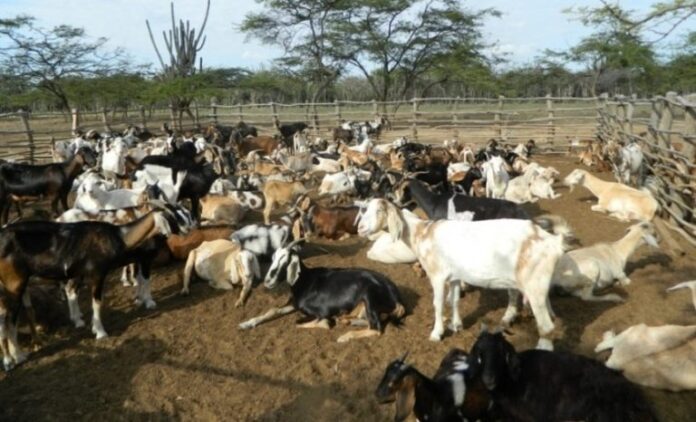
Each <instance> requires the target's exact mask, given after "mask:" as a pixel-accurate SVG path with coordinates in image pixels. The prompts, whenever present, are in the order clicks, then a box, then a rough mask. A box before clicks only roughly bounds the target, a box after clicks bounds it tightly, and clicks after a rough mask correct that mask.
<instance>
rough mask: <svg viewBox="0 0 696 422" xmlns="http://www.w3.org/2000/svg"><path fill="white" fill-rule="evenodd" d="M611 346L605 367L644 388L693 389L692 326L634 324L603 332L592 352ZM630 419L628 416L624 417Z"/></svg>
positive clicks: (695, 332)
mask: <svg viewBox="0 0 696 422" xmlns="http://www.w3.org/2000/svg"><path fill="white" fill-rule="evenodd" d="M610 349H611V355H610V356H609V359H608V360H607V361H606V366H607V367H608V368H611V369H616V370H620V371H622V373H623V374H624V375H625V376H626V378H628V379H629V380H631V381H633V382H635V383H637V384H640V385H644V386H646V387H652V388H661V389H665V390H671V391H682V390H694V389H696V325H688V326H680V325H662V326H659V327H649V326H647V325H645V324H639V325H634V326H632V327H629V328H627V329H626V330H624V331H622V332H621V333H620V334H619V335H615V334H614V333H613V332H612V331H607V332H606V333H604V338H603V339H602V341H601V342H600V343H599V344H598V345H597V347H596V348H595V353H600V352H602V351H605V350H610ZM626 420H632V419H626Z"/></svg>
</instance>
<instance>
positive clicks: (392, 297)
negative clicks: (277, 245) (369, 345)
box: [239, 239, 406, 343]
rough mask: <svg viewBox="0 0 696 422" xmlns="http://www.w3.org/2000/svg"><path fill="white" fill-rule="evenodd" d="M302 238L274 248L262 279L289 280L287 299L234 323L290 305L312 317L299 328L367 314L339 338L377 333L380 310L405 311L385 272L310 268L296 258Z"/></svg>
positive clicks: (395, 314)
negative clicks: (356, 328) (281, 304)
mask: <svg viewBox="0 0 696 422" xmlns="http://www.w3.org/2000/svg"><path fill="white" fill-rule="evenodd" d="M301 240H302V239H300V240H297V241H293V242H292V243H290V244H289V245H288V246H287V247H285V248H282V249H278V250H277V251H275V253H274V254H273V263H272V264H271V267H270V268H269V270H268V273H267V274H266V278H265V280H264V285H265V286H266V288H269V289H272V288H274V287H275V286H276V285H277V284H278V282H282V281H285V282H287V283H288V284H289V285H290V291H291V298H290V300H289V301H288V305H286V306H284V307H282V308H273V309H271V310H270V311H268V312H266V313H265V314H264V315H261V316H259V317H256V318H252V319H250V320H248V321H246V322H243V323H241V324H239V328H240V329H250V328H254V327H256V326H257V325H259V324H261V323H263V322H265V321H269V320H271V319H275V318H277V317H279V316H282V315H287V314H290V313H292V312H295V311H300V312H302V313H303V314H304V315H306V316H308V317H310V318H311V320H310V321H309V322H305V323H303V324H301V325H300V327H303V328H330V324H331V322H332V321H333V320H334V319H336V318H340V317H346V316H348V318H349V320H350V318H356V319H357V320H362V321H364V320H365V319H367V326H368V328H367V329H364V330H360V331H350V332H348V333H346V334H344V335H342V336H340V337H339V338H338V342H339V343H343V342H346V341H349V340H352V339H356V338H363V337H372V336H378V335H381V334H382V330H383V328H384V322H383V316H384V315H386V316H387V318H388V319H391V320H392V321H395V322H396V321H399V320H400V319H401V318H402V317H403V316H404V315H405V313H406V312H405V309H404V306H403V302H402V300H401V295H400V294H399V290H398V289H397V288H396V286H395V285H394V283H393V282H392V281H391V280H389V279H388V278H387V277H385V276H384V275H382V274H379V273H377V272H374V271H370V270H366V269H361V268H325V267H316V268H309V267H307V266H305V265H304V263H303V262H302V260H301V259H300V255H299V244H298V243H299V242H300V241H301ZM362 321H361V322H362Z"/></svg>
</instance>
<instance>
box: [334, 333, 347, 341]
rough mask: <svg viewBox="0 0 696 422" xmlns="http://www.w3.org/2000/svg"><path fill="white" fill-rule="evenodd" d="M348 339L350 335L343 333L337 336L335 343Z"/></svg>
mask: <svg viewBox="0 0 696 422" xmlns="http://www.w3.org/2000/svg"><path fill="white" fill-rule="evenodd" d="M349 340H350V337H349V336H348V334H344V335H342V336H340V337H339V338H338V340H336V343H347V342H348V341H349Z"/></svg>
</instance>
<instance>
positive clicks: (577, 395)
mask: <svg viewBox="0 0 696 422" xmlns="http://www.w3.org/2000/svg"><path fill="white" fill-rule="evenodd" d="M469 358H470V361H472V362H477V363H478V364H479V365H480V368H479V371H480V377H481V380H482V381H483V383H484V385H485V386H486V388H487V389H488V391H489V392H490V394H491V398H492V400H493V403H494V412H495V413H496V414H495V415H494V416H495V419H494V420H504V421H511V420H514V421H631V422H642V421H646V422H648V421H649V422H655V421H657V418H656V417H655V415H654V414H653V412H652V409H651V408H650V405H649V404H648V402H647V400H646V399H645V397H644V396H643V394H642V393H641V391H640V390H639V389H638V388H637V387H636V386H635V385H633V384H631V383H630V382H629V381H628V380H626V378H624V377H623V376H622V375H621V374H620V373H618V372H616V371H612V370H610V369H607V368H606V367H605V366H604V365H602V364H601V363H600V362H597V361H595V360H593V359H589V358H586V357H584V356H580V355H574V354H571V353H563V352H549V351H545V350H527V351H524V352H520V353H517V352H516V351H515V348H514V347H513V346H512V344H510V343H508V342H507V340H505V338H504V337H503V334H502V333H499V332H498V333H488V332H483V333H482V334H481V335H480V336H479V338H478V339H477V340H476V343H475V344H474V346H473V348H472V349H471V352H470V356H469Z"/></svg>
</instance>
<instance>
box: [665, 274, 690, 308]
mask: <svg viewBox="0 0 696 422" xmlns="http://www.w3.org/2000/svg"><path fill="white" fill-rule="evenodd" d="M679 289H689V290H691V300H692V302H693V303H694V309H696V280H693V281H685V282H683V283H679V284H676V285H674V286H672V287H670V288H669V289H667V291H668V292H671V291H674V290H679Z"/></svg>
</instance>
